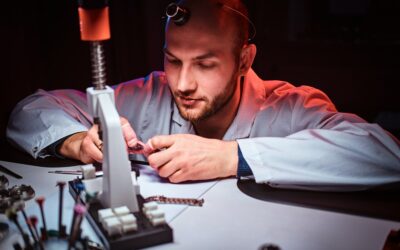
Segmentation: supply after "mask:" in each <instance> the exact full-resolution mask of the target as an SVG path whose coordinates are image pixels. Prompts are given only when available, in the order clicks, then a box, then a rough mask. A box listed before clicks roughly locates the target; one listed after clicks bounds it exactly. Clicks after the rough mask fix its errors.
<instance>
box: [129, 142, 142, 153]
mask: <svg viewBox="0 0 400 250" xmlns="http://www.w3.org/2000/svg"><path fill="white" fill-rule="evenodd" d="M128 149H129V150H132V151H140V150H143V149H144V147H143V145H141V144H140V143H137V144H136V145H135V146H132V147H128Z"/></svg>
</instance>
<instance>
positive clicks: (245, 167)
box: [237, 146, 253, 178]
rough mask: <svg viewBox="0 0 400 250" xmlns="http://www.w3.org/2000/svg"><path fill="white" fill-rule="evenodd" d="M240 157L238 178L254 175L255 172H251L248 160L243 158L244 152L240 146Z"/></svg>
mask: <svg viewBox="0 0 400 250" xmlns="http://www.w3.org/2000/svg"><path fill="white" fill-rule="evenodd" d="M238 155H239V163H238V170H237V177H238V178H240V177H244V176H250V175H253V171H251V169H250V166H249V164H247V162H246V160H245V159H244V157H243V154H242V151H241V150H240V147H239V146H238Z"/></svg>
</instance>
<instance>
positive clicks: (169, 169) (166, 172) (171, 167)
mask: <svg viewBox="0 0 400 250" xmlns="http://www.w3.org/2000/svg"><path fill="white" fill-rule="evenodd" d="M178 170H179V166H178V165H177V164H173V163H172V161H169V162H168V163H166V164H165V165H163V166H161V167H160V168H159V169H158V170H157V171H158V174H159V175H160V176H161V177H164V178H168V177H170V176H171V175H172V174H174V173H175V172H176V171H178Z"/></svg>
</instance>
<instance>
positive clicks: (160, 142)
mask: <svg viewBox="0 0 400 250" xmlns="http://www.w3.org/2000/svg"><path fill="white" fill-rule="evenodd" d="M178 138H179V135H157V136H154V137H153V138H151V139H150V140H149V141H148V142H147V144H148V145H149V146H150V147H151V148H152V149H153V150H157V149H164V148H169V147H170V146H172V145H173V144H174V143H175V141H176V140H177V139H178Z"/></svg>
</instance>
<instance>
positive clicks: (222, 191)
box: [0, 161, 400, 250]
mask: <svg viewBox="0 0 400 250" xmlns="http://www.w3.org/2000/svg"><path fill="white" fill-rule="evenodd" d="M0 164H1V165H3V166H5V167H7V168H9V169H12V171H14V172H16V173H18V174H20V175H21V176H23V179H15V178H13V177H11V176H8V175H6V176H7V178H8V179H9V181H10V187H11V186H13V185H19V184H26V185H31V186H32V187H33V188H34V189H35V192H36V195H37V196H45V197H46V201H45V214H46V222H47V227H48V228H49V229H57V220H58V196H59V193H58V188H57V187H56V183H57V181H69V180H72V179H74V178H76V176H74V175H60V174H50V173H48V172H49V171H54V170H76V169H79V168H80V167H79V166H73V167H51V166H50V167H39V166H32V165H26V164H19V163H13V162H7V161H0ZM0 174H2V173H0ZM236 182H237V180H236V179H224V180H216V181H206V182H196V183H187V184H172V183H169V182H167V181H165V180H162V179H160V178H159V177H158V176H157V174H156V173H155V172H154V171H153V170H152V169H151V168H149V167H145V166H143V169H142V170H141V175H140V177H139V184H140V189H141V194H142V196H144V197H147V196H150V195H165V196H169V197H181V198H203V199H204V201H205V202H204V204H203V206H202V207H190V206H185V205H160V207H161V209H162V210H164V211H165V213H166V218H167V221H168V223H169V225H170V226H171V227H172V229H173V231H174V242H173V243H168V244H163V245H158V246H155V247H152V248H151V249H259V248H260V247H261V246H262V245H264V244H274V245H277V246H279V247H280V248H281V249H285V250H290V249H296V250H297V249H307V250H312V249H318V250H320V249H363V250H368V249H374V250H376V249H382V247H383V245H384V242H385V240H386V237H387V235H388V234H389V232H390V230H393V229H396V230H397V229H399V228H400V222H396V221H390V220H382V219H375V218H369V217H362V216H356V215H349V214H344V213H337V212H330V211H324V210H318V209H312V208H305V207H301V206H295V205H285V204H279V203H275V202H267V201H261V200H257V199H254V198H252V197H249V196H247V195H245V194H244V193H242V192H241V191H240V190H239V189H238V187H237V185H236ZM66 190H67V189H66ZM64 197H65V200H64V210H63V223H64V224H66V226H67V230H68V232H69V224H70V222H71V217H72V207H73V200H72V198H71V196H70V195H69V193H68V191H65V193H64ZM26 211H27V213H28V215H32V214H35V215H37V216H38V217H40V212H39V208H38V206H37V204H36V203H35V202H34V201H32V200H31V201H29V202H27V204H26ZM82 228H83V234H84V235H88V236H89V237H90V238H91V239H92V240H94V241H97V242H99V239H98V238H97V236H96V235H95V234H94V231H93V230H92V229H91V227H90V225H89V224H88V222H87V221H86V220H85V221H84V222H83V224H82ZM9 240H14V239H9ZM6 243H7V242H3V243H2V244H6ZM0 248H1V249H3V245H1V244H0Z"/></svg>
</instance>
